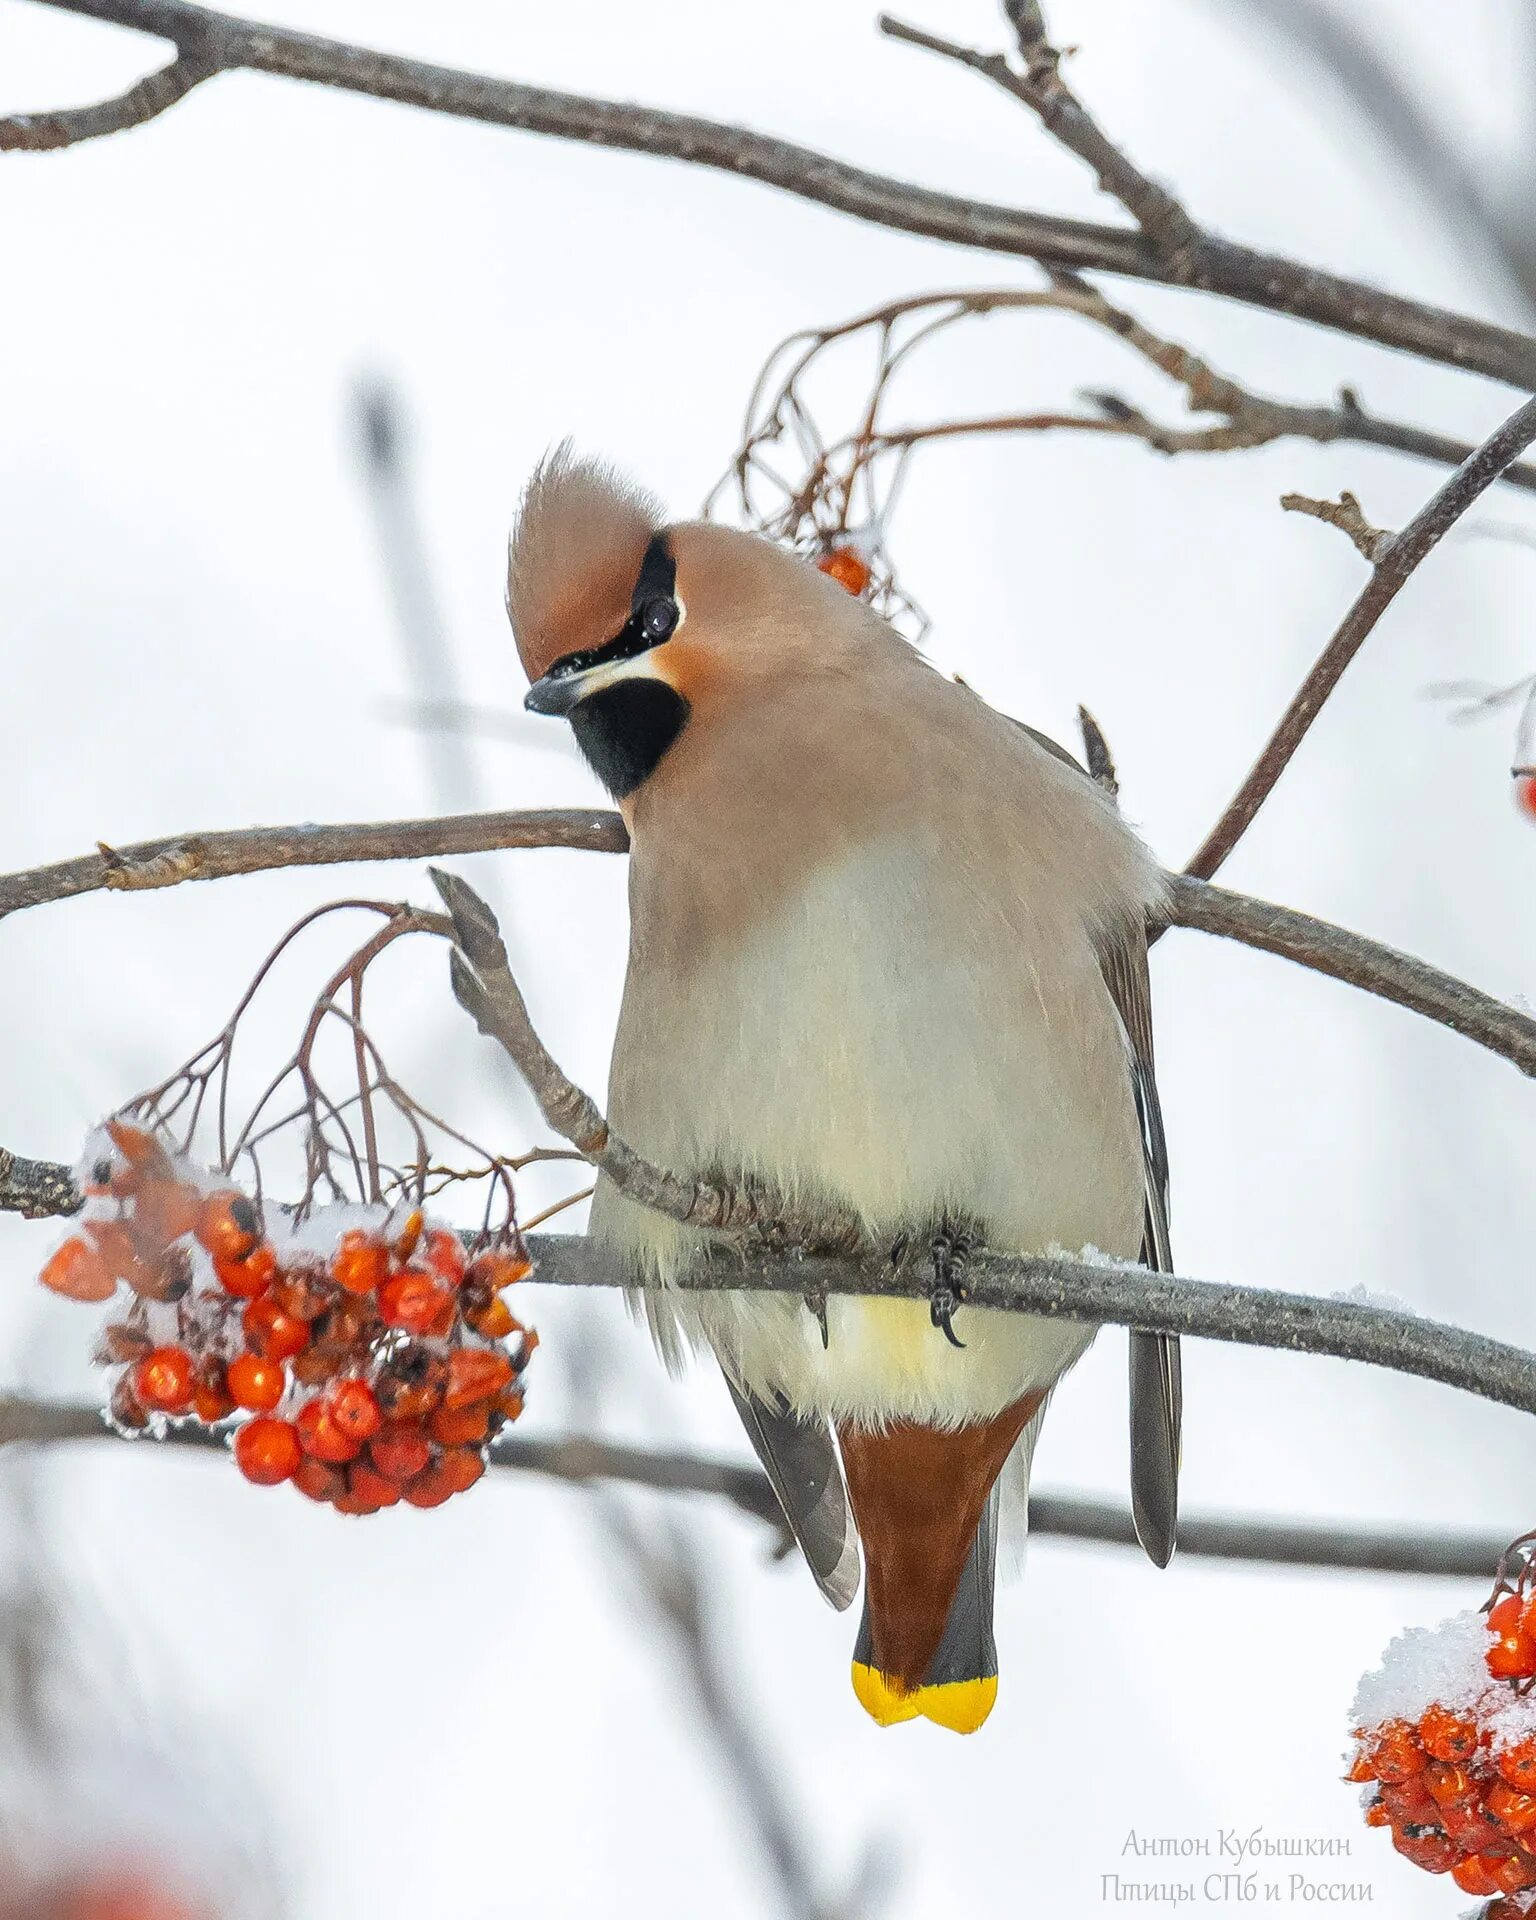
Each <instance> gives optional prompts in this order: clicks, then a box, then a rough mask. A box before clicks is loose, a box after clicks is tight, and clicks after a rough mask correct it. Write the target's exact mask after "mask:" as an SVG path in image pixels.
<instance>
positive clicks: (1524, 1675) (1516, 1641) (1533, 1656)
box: [1484, 1632, 1536, 1680]
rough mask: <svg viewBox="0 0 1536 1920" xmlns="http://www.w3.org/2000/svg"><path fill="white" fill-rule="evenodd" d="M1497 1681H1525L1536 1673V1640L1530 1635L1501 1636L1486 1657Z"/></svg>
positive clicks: (1489, 1669) (1489, 1668)
mask: <svg viewBox="0 0 1536 1920" xmlns="http://www.w3.org/2000/svg"><path fill="white" fill-rule="evenodd" d="M1484 1658H1485V1660H1486V1661H1487V1663H1488V1671H1489V1672H1490V1673H1491V1674H1492V1675H1493V1677H1494V1679H1495V1680H1525V1679H1528V1678H1529V1677H1530V1676H1531V1675H1532V1674H1533V1673H1536V1640H1533V1639H1532V1638H1531V1636H1530V1635H1529V1634H1528V1633H1520V1632H1515V1633H1503V1634H1500V1635H1499V1637H1498V1639H1496V1640H1495V1641H1494V1642H1493V1644H1492V1646H1490V1647H1489V1649H1488V1651H1487V1653H1486V1654H1485V1655H1484Z"/></svg>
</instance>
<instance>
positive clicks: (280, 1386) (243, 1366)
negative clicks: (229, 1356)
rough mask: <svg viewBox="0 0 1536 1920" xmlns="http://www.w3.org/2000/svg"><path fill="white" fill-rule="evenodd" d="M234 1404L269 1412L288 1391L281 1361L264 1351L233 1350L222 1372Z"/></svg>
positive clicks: (253, 1411) (286, 1378) (286, 1375)
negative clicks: (235, 1351)
mask: <svg viewBox="0 0 1536 1920" xmlns="http://www.w3.org/2000/svg"><path fill="white" fill-rule="evenodd" d="M226 1378H227V1380H228V1383H229V1391H230V1393H231V1394H232V1395H233V1397H234V1402H235V1405H236V1406H237V1407H244V1408H246V1409H247V1410H248V1411H249V1412H251V1413H270V1412H271V1411H272V1409H273V1408H274V1407H275V1406H276V1405H277V1403H278V1401H279V1400H281V1399H282V1397H283V1395H284V1393H286V1392H287V1390H288V1374H287V1371H286V1369H285V1368H284V1366H283V1363H282V1361H281V1360H269V1359H267V1357H266V1356H265V1354H260V1353H237V1354H236V1355H235V1357H234V1359H233V1360H231V1361H230V1363H229V1370H228V1373H227V1375H226Z"/></svg>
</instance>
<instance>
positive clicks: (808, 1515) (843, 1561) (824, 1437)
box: [725, 1374, 859, 1612]
mask: <svg viewBox="0 0 1536 1920" xmlns="http://www.w3.org/2000/svg"><path fill="white" fill-rule="evenodd" d="M725 1384H726V1385H727V1386H728V1387H729V1388H730V1390H731V1398H732V1399H733V1400H734V1401H735V1402H736V1411H737V1412H738V1413H739V1414H740V1415H741V1424H742V1425H743V1426H744V1427H745V1428H746V1430H747V1438H748V1439H749V1440H750V1441H751V1442H752V1450H753V1452H754V1453H756V1455H757V1457H758V1459H759V1460H760V1461H761V1462H762V1463H763V1471H764V1473H766V1474H767V1476H768V1478H769V1480H770V1482H771V1483H772V1485H773V1490H774V1492H775V1493H776V1494H777V1495H778V1498H779V1505H780V1507H782V1508H783V1510H784V1518H785V1520H786V1521H787V1522H788V1525H789V1530H790V1532H791V1533H792V1534H793V1535H794V1536H795V1539H796V1540H797V1541H798V1542H799V1545H800V1551H801V1552H802V1553H803V1554H804V1555H805V1559H806V1564H807V1565H808V1566H809V1568H810V1570H811V1573H812V1576H813V1577H814V1579H815V1581H816V1584H817V1586H818V1587H820V1589H821V1591H822V1593H823V1595H824V1596H825V1597H826V1599H828V1600H829V1601H831V1603H832V1605H833V1606H834V1607H836V1608H837V1609H838V1610H839V1612H841V1610H842V1609H843V1608H844V1607H846V1606H847V1605H848V1603H849V1602H850V1601H851V1600H852V1599H853V1596H854V1595H855V1594H856V1593H857V1592H858V1590H859V1542H858V1535H857V1534H856V1533H855V1531H854V1526H853V1516H852V1514H851V1513H850V1512H849V1510H848V1497H847V1494H846V1493H845V1491H844V1489H843V1470H842V1468H841V1466H840V1465H839V1464H838V1458H837V1448H836V1447H835V1446H834V1445H833V1441H832V1433H831V1429H830V1428H829V1427H828V1425H827V1423H826V1421H825V1420H823V1419H822V1418H820V1417H819V1416H813V1417H812V1418H810V1419H808V1420H805V1419H800V1418H797V1416H796V1415H795V1414H794V1413H793V1412H791V1410H790V1408H789V1406H788V1404H787V1402H785V1401H783V1400H780V1399H777V1398H776V1399H775V1400H774V1401H773V1402H772V1403H770V1402H769V1401H767V1400H764V1399H762V1398H760V1397H759V1396H758V1395H757V1394H755V1393H751V1392H749V1391H747V1390H746V1389H744V1388H741V1387H738V1386H737V1385H736V1383H735V1381H734V1380H732V1379H731V1377H730V1375H729V1374H727V1375H726V1381H725Z"/></svg>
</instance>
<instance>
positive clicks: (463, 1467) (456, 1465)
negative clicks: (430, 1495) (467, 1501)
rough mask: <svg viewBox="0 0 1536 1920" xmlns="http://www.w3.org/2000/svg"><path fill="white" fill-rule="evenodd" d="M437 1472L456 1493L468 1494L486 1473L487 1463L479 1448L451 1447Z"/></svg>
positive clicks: (439, 1463) (438, 1466)
mask: <svg viewBox="0 0 1536 1920" xmlns="http://www.w3.org/2000/svg"><path fill="white" fill-rule="evenodd" d="M437 1471H438V1473H439V1474H440V1475H441V1476H442V1478H443V1479H444V1480H445V1481H446V1482H447V1483H448V1485H449V1486H450V1487H451V1488H452V1489H453V1491H454V1492H455V1493H467V1492H468V1491H469V1489H470V1488H471V1487H472V1486H473V1485H474V1484H475V1482H476V1481H477V1480H478V1479H479V1478H480V1476H481V1474H483V1473H484V1472H485V1461H484V1458H483V1457H482V1456H481V1453H480V1449H479V1448H478V1447H449V1448H447V1449H446V1451H445V1452H444V1453H443V1456H442V1458H441V1459H440V1460H439V1461H438V1463H437Z"/></svg>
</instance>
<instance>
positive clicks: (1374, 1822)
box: [1365, 1800, 1392, 1827]
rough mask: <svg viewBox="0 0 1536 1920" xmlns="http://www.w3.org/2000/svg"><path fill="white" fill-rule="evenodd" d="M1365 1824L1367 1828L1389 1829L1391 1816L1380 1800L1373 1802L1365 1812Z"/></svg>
mask: <svg viewBox="0 0 1536 1920" xmlns="http://www.w3.org/2000/svg"><path fill="white" fill-rule="evenodd" d="M1365 1824H1366V1825H1367V1826H1368V1827H1390V1826H1391V1824H1392V1816H1391V1814H1389V1813H1388V1812H1387V1809H1386V1807H1385V1806H1384V1805H1383V1804H1382V1802H1381V1801H1380V1800H1373V1801H1372V1802H1371V1804H1370V1805H1369V1806H1368V1807H1367V1808H1366V1810H1365Z"/></svg>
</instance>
